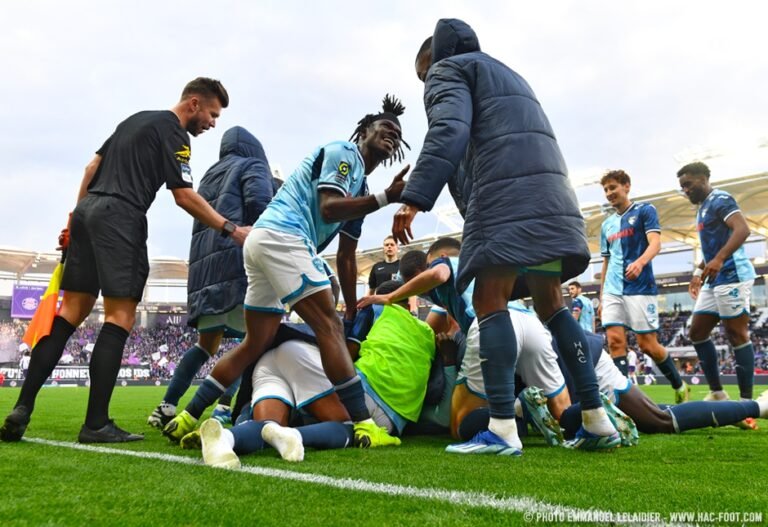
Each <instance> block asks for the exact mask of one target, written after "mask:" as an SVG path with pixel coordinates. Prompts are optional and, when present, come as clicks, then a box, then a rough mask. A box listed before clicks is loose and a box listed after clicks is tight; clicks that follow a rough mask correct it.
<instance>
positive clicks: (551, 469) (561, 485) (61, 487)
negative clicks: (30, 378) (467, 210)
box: [0, 386, 768, 527]
mask: <svg viewBox="0 0 768 527" xmlns="http://www.w3.org/2000/svg"><path fill="white" fill-rule="evenodd" d="M645 389H646V390H648V392H649V393H650V395H651V396H652V397H653V398H654V400H656V401H658V402H671V399H672V390H671V389H670V388H669V387H664V386H652V387H647V388H645ZM163 391H164V388H162V387H160V388H156V387H125V388H122V387H117V388H116V389H115V394H114V397H113V400H112V416H113V417H114V418H115V419H116V421H117V423H118V424H119V425H120V426H122V427H123V428H126V429H128V430H130V431H132V432H144V433H145V434H146V438H145V440H144V441H140V442H137V443H131V444H128V445H117V446H113V445H105V446H106V447H108V448H115V449H121V450H131V451H140V452H154V453H160V454H168V455H171V456H185V457H187V458H191V459H200V454H199V452H190V451H184V450H181V449H179V448H178V447H177V446H175V445H171V444H170V443H169V442H168V441H167V440H166V439H165V438H163V437H162V436H161V435H160V433H159V432H158V431H156V430H154V429H152V428H149V427H148V426H147V425H146V417H147V415H148V414H149V413H150V412H151V410H152V409H153V408H154V406H155V405H156V404H157V402H158V401H159V399H160V398H161V397H162V394H163ZM190 393H191V392H190ZM705 393H706V392H705V388H703V387H694V388H693V393H692V399H695V400H699V399H701V398H703V396H704V395H705ZM17 395H18V389H13V388H3V389H0V414H2V415H0V417H2V416H4V415H5V414H6V413H7V412H8V411H10V409H11V407H12V406H13V403H14V401H15V400H16V397H17ZM189 395H190V394H188V396H187V397H189ZM87 396H88V392H87V389H85V388H45V389H43V391H42V392H41V394H40V396H39V398H38V404H37V408H36V411H35V414H34V416H33V420H32V423H31V424H30V427H29V429H28V430H27V434H26V437H29V438H42V439H47V440H55V441H62V442H68V443H73V442H74V441H76V438H77V433H78V431H79V429H80V426H81V424H82V421H83V416H84V414H85V407H86V402H87ZM731 396H736V393H735V391H733V390H731ZM187 400H188V399H184V400H182V406H183V404H185V403H186V401H187ZM759 423H760V425H761V430H759V431H756V432H748V431H742V430H738V429H736V428H734V427H724V428H719V429H705V430H698V431H692V432H686V433H685V434H682V435H674V436H662V435H656V436H648V435H642V436H641V439H640V445H639V446H637V447H633V448H620V449H618V450H616V451H614V452H612V453H606V454H596V453H585V452H571V451H567V450H565V449H562V448H548V447H547V446H546V445H545V444H544V442H543V439H542V438H541V437H539V436H535V435H530V436H529V437H528V438H526V439H525V440H524V443H525V451H524V455H523V457H522V458H516V459H515V458H513V459H510V458H502V457H495V456H458V455H451V454H446V453H444V452H443V449H444V447H445V445H447V444H448V443H449V442H450V439H449V438H447V437H423V438H412V437H407V438H406V439H405V440H404V443H403V445H402V446H401V447H398V448H384V449H373V450H356V449H349V450H339V451H322V452H318V451H311V450H308V451H307V453H306V456H305V461H304V462H303V463H298V464H292V463H286V462H284V461H282V460H281V459H279V457H277V454H276V453H275V452H274V451H272V450H265V451H264V452H261V453H258V454H254V455H250V456H244V457H243V458H242V461H243V464H244V465H245V466H249V467H261V468H265V469H275V470H276V471H278V470H287V471H292V472H300V473H304V474H309V475H318V476H326V477H330V478H334V479H335V480H340V479H344V478H353V479H357V480H364V481H365V482H370V483H383V484H392V485H397V486H402V487H413V488H417V489H428V490H429V489H439V490H443V491H445V490H448V491H462V492H464V493H478V494H480V495H482V496H484V497H486V498H497V499H514V498H532V500H535V502H534V501H532V503H536V502H538V503H541V502H546V503H548V504H551V505H561V506H564V507H568V508H570V509H578V510H584V509H598V510H600V511H611V512H614V513H631V512H637V513H640V512H656V513H659V514H660V517H661V519H662V520H665V521H668V520H669V513H670V512H675V511H707V512H725V511H728V512H752V513H755V512H757V513H762V515H763V522H768V498H767V496H768V448H766V447H767V446H768V432H766V430H768V422H766V421H759ZM343 486H344V485H342V487H343ZM359 487H360V486H359V485H357V486H356V485H355V484H354V483H351V484H349V485H347V488H333V487H329V486H326V485H322V484H318V483H312V482H300V481H293V480H290V479H285V478H281V477H272V476H268V475H263V474H257V473H252V472H235V471H224V470H215V469H211V468H209V467H206V466H204V465H202V464H193V465H190V464H182V463H179V462H174V461H173V460H172V459H168V460H166V459H157V458H151V459H144V458H137V457H128V456H122V455H116V454H114V453H109V452H98V451H95V450H74V449H71V448H67V447H65V446H54V445H50V444H40V443H33V442H28V441H25V442H21V443H0V525H3V526H10V525H258V526H270V525H275V526H280V527H286V526H291V525H303V526H312V525H334V526H344V525H350V526H355V527H360V526H366V525H370V526H376V527H384V526H391V525H392V526H396V525H419V526H431V525H464V526H469V525H481V526H485V525H526V524H530V525H554V524H559V523H560V522H558V521H555V520H554V519H552V518H549V519H547V518H539V520H538V521H537V520H536V518H535V516H534V517H533V519H531V517H530V516H529V515H526V514H524V510H525V509H520V510H517V511H514V510H513V511H510V510H500V509H499V508H494V507H491V506H484V505H482V504H479V503H469V504H468V503H465V502H461V500H458V499H457V502H456V503H452V502H451V500H445V499H442V500H441V499H432V498H429V497H424V496H417V495H413V494H409V493H408V491H407V489H406V493H405V495H401V496H393V495H388V494H384V493H379V492H373V491H370V490H361V489H360V488H359ZM739 524H740V523H739ZM582 525H586V524H582Z"/></svg>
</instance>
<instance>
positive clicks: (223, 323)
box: [197, 304, 245, 338]
mask: <svg viewBox="0 0 768 527" xmlns="http://www.w3.org/2000/svg"><path fill="white" fill-rule="evenodd" d="M214 331H224V333H225V336H234V337H237V338H243V337H245V316H244V315H243V305H242V304H240V305H239V306H235V307H234V308H232V310H230V311H227V312H226V313H221V314H219V315H200V318H198V319H197V332H198V333H212V332H214Z"/></svg>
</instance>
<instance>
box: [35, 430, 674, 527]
mask: <svg viewBox="0 0 768 527" xmlns="http://www.w3.org/2000/svg"><path fill="white" fill-rule="evenodd" d="M23 440H24V441H28V442H30V443H39V444H41V445H48V446H56V447H62V448H70V449H73V450H84V451H86V452H95V453H98V454H112V455H117V456H128V457H137V458H141V459H157V460H160V461H166V462H169V463H181V464H184V465H198V466H204V465H203V462H202V460H201V459H199V458H192V457H186V456H174V455H171V454H161V453H159V452H146V451H141V450H121V449H118V448H108V447H103V446H92V445H82V444H80V443H69V442H66V441H52V440H50V439H40V438H24V439H23ZM230 471H231V472H245V473H247V474H253V475H256V476H263V477H268V478H278V479H284V480H291V481H300V482H303V483H314V484H316V485H324V486H326V487H333V488H337V489H342V490H349V491H357V492H360V491H362V492H374V493H378V494H388V495H391V496H403V497H406V498H417V499H424V500H434V501H442V502H445V503H448V504H450V505H464V506H468V507H477V508H486V509H496V510H499V511H505V512H521V513H529V514H534V515H535V514H536V513H542V514H563V515H566V516H567V515H572V516H575V515H579V516H581V515H584V514H587V513H588V512H589V511H591V512H592V513H593V514H595V515H602V516H604V515H608V514H610V513H609V512H608V511H602V510H600V509H577V508H574V507H566V506H563V505H553V504H551V503H547V502H545V501H539V500H536V499H534V498H526V497H516V496H511V497H505V498H497V497H495V496H492V495H490V494H485V493H482V492H466V491H462V490H444V489H432V488H428V487H427V488H423V487H422V488H420V487H411V486H407V485H395V484H391V483H374V482H371V481H365V480H362V479H353V478H332V477H330V476H321V475H319V474H308V473H302V472H293V471H290V470H280V469H275V468H264V467H255V466H242V467H240V468H239V469H233V470H230ZM534 523H535V522H534ZM619 523H620V522H619ZM641 525H643V524H642V523H635V522H633V523H632V526H633V527H637V526H641ZM653 525H656V526H658V525H671V524H669V523H664V522H662V523H654V524H653ZM675 525H682V524H675Z"/></svg>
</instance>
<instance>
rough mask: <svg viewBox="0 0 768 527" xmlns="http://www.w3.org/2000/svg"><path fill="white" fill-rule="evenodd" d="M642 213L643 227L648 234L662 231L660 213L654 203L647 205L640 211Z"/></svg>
mask: <svg viewBox="0 0 768 527" xmlns="http://www.w3.org/2000/svg"><path fill="white" fill-rule="evenodd" d="M640 215H641V217H642V218H643V227H644V228H645V233H646V234H648V233H649V232H659V233H660V232H661V225H660V224H659V213H658V212H657V211H656V207H654V206H653V205H646V206H644V207H643V209H642V210H641V211H640Z"/></svg>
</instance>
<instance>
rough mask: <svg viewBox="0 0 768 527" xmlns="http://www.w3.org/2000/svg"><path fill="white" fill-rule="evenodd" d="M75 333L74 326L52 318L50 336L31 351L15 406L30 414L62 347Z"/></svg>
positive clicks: (61, 319)
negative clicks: (21, 407) (25, 375)
mask: <svg viewBox="0 0 768 527" xmlns="http://www.w3.org/2000/svg"><path fill="white" fill-rule="evenodd" d="M74 332H75V326H73V325H72V324H70V323H69V322H67V321H66V320H65V319H63V318H61V317H59V316H56V317H54V318H53V326H52V327H51V334H50V335H48V336H47V337H43V338H42V339H40V341H39V342H38V343H37V345H36V346H35V347H34V348H33V349H32V355H31V356H30V359H29V370H28V371H27V377H26V379H24V384H22V385H21V393H20V394H19V399H18V401H16V406H26V407H27V409H29V411H30V412H32V410H33V409H34V407H35V399H36V398H37V394H38V392H39V391H40V388H42V387H43V384H45V380H46V379H47V378H48V377H50V376H51V373H52V372H53V369H54V368H55V367H56V364H58V363H59V359H60V358H61V354H62V353H64V347H65V346H66V345H67V341H68V340H69V337H71V336H72V333H74Z"/></svg>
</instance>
